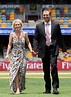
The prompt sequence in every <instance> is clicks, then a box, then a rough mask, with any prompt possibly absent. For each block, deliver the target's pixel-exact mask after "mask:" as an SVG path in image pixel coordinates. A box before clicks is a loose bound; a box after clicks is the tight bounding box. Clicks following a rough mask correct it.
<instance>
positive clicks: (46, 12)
mask: <svg viewBox="0 0 71 97" xmlns="http://www.w3.org/2000/svg"><path fill="white" fill-rule="evenodd" d="M43 19H44V20H45V21H46V22H49V21H50V14H49V11H48V10H44V11H43Z"/></svg>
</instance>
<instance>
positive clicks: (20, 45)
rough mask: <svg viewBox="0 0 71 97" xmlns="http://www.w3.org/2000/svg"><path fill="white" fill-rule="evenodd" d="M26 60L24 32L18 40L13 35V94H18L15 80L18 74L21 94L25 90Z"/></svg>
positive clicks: (11, 57) (11, 81)
mask: <svg viewBox="0 0 71 97" xmlns="http://www.w3.org/2000/svg"><path fill="white" fill-rule="evenodd" d="M26 66H27V63H26V58H25V38H24V32H22V37H21V39H20V40H18V38H17V36H15V35H13V48H12V52H11V55H10V88H11V90H12V92H13V93H15V92H16V87H15V82H14V79H15V77H16V75H17V73H18V76H19V89H20V92H21V91H22V90H24V89H25V74H26Z"/></svg>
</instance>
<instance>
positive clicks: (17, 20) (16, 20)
mask: <svg viewBox="0 0 71 97" xmlns="http://www.w3.org/2000/svg"><path fill="white" fill-rule="evenodd" d="M15 22H20V24H21V27H22V26H23V22H22V21H21V20H20V19H15V20H14V21H13V23H12V28H13V29H14V25H15ZM14 30H15V29H14Z"/></svg>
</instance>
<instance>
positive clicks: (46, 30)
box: [33, 9, 66, 94]
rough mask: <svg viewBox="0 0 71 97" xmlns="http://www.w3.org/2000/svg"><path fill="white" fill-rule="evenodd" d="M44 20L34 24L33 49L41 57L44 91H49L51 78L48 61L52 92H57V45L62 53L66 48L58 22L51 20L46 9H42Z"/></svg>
mask: <svg viewBox="0 0 71 97" xmlns="http://www.w3.org/2000/svg"><path fill="white" fill-rule="evenodd" d="M42 13H43V19H44V22H41V23H39V24H37V25H36V29H35V34H34V38H33V49H34V51H35V53H34V54H35V55H37V54H38V57H40V58H41V59H42V63H43V72H44V81H45V92H43V93H47V94H48V93H51V79H50V63H51V75H52V86H53V94H59V91H58V88H59V78H58V70H57V56H58V53H59V51H58V50H59V46H60V47H61V48H62V51H63V52H64V55H66V48H65V45H64V42H63V39H62V35H61V30H60V26H59V24H58V23H56V22H54V21H52V20H51V13H50V11H48V10H47V9H44V10H43V12H42Z"/></svg>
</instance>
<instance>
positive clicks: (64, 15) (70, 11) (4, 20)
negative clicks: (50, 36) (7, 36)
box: [0, 5, 71, 27]
mask: <svg viewBox="0 0 71 97" xmlns="http://www.w3.org/2000/svg"><path fill="white" fill-rule="evenodd" d="M48 10H50V11H51V14H52V17H51V18H52V20H53V21H57V22H59V24H60V26H61V27H71V7H70V6H64V5H63V6H58V5H54V7H48ZM24 11H25V8H24V7H23V6H22V5H21V6H16V7H10V8H7V7H6V8H5V7H4V8H0V27H11V24H12V21H13V20H14V19H17V18H18V19H21V20H22V21H23V23H24V25H23V27H35V26H36V24H37V23H40V22H43V20H42V19H41V17H40V18H39V19H38V20H36V21H34V20H28V17H27V16H25V14H24ZM24 16H25V18H27V21H28V22H26V21H25V18H24Z"/></svg>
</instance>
